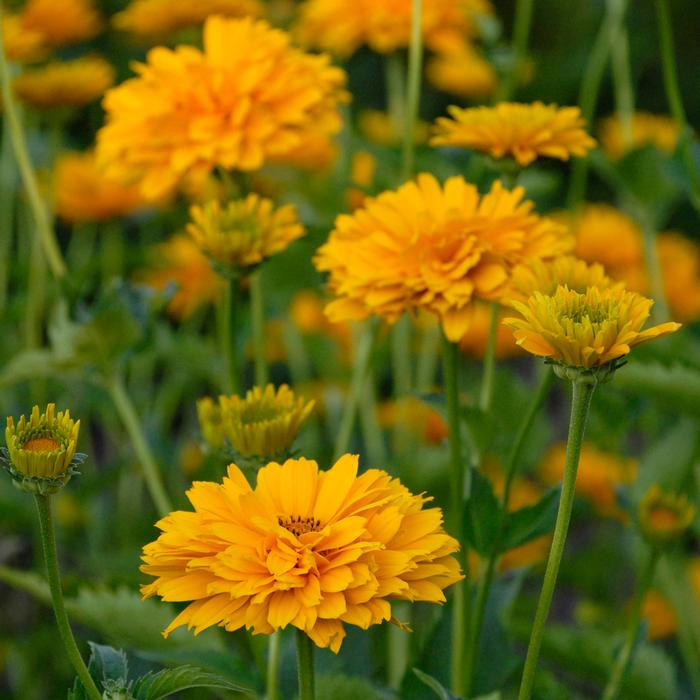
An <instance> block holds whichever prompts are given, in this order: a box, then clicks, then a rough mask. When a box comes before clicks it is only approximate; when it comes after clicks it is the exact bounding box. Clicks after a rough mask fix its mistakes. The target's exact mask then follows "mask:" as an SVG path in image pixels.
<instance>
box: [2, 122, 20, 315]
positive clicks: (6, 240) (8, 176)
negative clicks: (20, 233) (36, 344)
mask: <svg viewBox="0 0 700 700" xmlns="http://www.w3.org/2000/svg"><path fill="white" fill-rule="evenodd" d="M11 138H12V137H11V134H10V124H9V121H8V120H7V119H4V120H3V125H2V145H1V146H0V148H1V150H0V310H1V309H4V308H5V302H6V300H7V288H8V285H9V283H10V269H11V266H10V255H11V251H12V240H13V237H14V230H15V212H16V211H17V206H16V205H17V200H16V197H15V182H16V179H17V175H16V166H15V157H14V154H13V152H12V143H11V141H10V139H11Z"/></svg>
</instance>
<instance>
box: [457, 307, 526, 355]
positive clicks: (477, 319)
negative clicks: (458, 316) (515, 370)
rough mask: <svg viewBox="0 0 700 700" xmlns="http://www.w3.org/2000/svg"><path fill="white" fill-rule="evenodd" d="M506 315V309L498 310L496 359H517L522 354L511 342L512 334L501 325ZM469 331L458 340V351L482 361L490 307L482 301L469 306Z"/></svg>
mask: <svg viewBox="0 0 700 700" xmlns="http://www.w3.org/2000/svg"><path fill="white" fill-rule="evenodd" d="M507 313H508V310H507V309H503V308H499V310H498V326H497V328H496V348H495V352H496V359H499V360H503V359H506V358H509V357H518V356H519V355H522V354H523V350H522V348H520V347H518V346H517V345H516V344H515V341H514V340H513V334H512V333H511V332H510V331H509V330H508V329H507V328H506V327H505V326H504V325H503V323H502V321H503V319H504V318H505V315H506V314H507ZM468 315H469V330H467V332H466V333H465V334H464V335H463V336H462V337H461V338H460V340H459V349H460V350H461V351H462V352H463V353H465V354H466V355H469V356H471V357H477V358H479V359H483V358H484V356H485V355H486V348H487V346H488V341H489V330H490V326H491V307H490V304H487V303H485V302H483V301H475V302H474V303H473V304H471V305H470V306H469V311H468Z"/></svg>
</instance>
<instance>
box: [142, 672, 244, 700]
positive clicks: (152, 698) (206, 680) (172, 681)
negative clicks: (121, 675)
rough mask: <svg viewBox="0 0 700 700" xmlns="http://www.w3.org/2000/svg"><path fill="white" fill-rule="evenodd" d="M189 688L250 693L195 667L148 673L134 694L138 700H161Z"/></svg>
mask: <svg viewBox="0 0 700 700" xmlns="http://www.w3.org/2000/svg"><path fill="white" fill-rule="evenodd" d="M188 688H217V689H220V690H232V691H236V692H240V693H248V692H250V691H249V690H248V689H246V688H242V687H241V686H239V685H236V684H235V683H231V682H230V681H228V680H226V679H225V678H222V677H221V676H219V675H217V674H215V673H209V672H207V671H202V669H200V668H195V667H194V666H179V667H178V668H168V669H165V670H163V671H159V672H158V673H152V672H151V673H148V674H146V675H145V676H142V677H141V678H139V679H138V680H137V681H136V683H134V688H133V690H132V694H133V696H134V697H135V698H137V700H159V698H166V697H168V695H173V694H174V693H179V692H180V691H181V690H187V689H188Z"/></svg>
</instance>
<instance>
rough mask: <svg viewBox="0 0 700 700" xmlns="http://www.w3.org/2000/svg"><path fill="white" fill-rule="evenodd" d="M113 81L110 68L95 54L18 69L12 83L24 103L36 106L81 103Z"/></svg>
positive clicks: (44, 106)
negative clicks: (40, 66)
mask: <svg viewBox="0 0 700 700" xmlns="http://www.w3.org/2000/svg"><path fill="white" fill-rule="evenodd" d="M113 84H114V68H112V66H111V65H110V64H109V63H108V62H107V61H105V60H104V59H103V58H100V57H98V56H86V57H84V58H78V59H76V60H74V61H54V62H53V63H49V64H47V65H45V66H43V67H42V68H35V69H33V70H28V71H25V72H24V73H22V74H21V75H20V76H18V77H17V78H16V80H15V81H14V83H13V87H14V91H15V94H16V95H17V97H19V99H20V100H22V102H24V103H25V104H28V105H31V106H32V107H37V108H39V109H51V108H55V107H82V106H84V105H86V104H88V103H90V102H92V101H93V100H96V99H97V98H98V97H100V95H102V94H103V93H104V92H105V90H107V89H108V88H109V87H111V86H112V85H113Z"/></svg>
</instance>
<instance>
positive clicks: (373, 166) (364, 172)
mask: <svg viewBox="0 0 700 700" xmlns="http://www.w3.org/2000/svg"><path fill="white" fill-rule="evenodd" d="M376 170H377V159H376V158H375V157H374V156H373V155H372V154H371V153H370V152H369V151H356V152H355V153H353V155H352V163H351V166H350V182H351V183H352V185H353V186H352V187H348V189H347V190H346V192H345V201H346V202H347V206H348V209H349V210H350V211H355V209H358V208H359V207H361V206H362V205H363V204H364V203H365V199H366V198H367V190H368V189H369V188H370V187H371V186H372V184H373V183H374V175H375V172H376Z"/></svg>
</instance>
